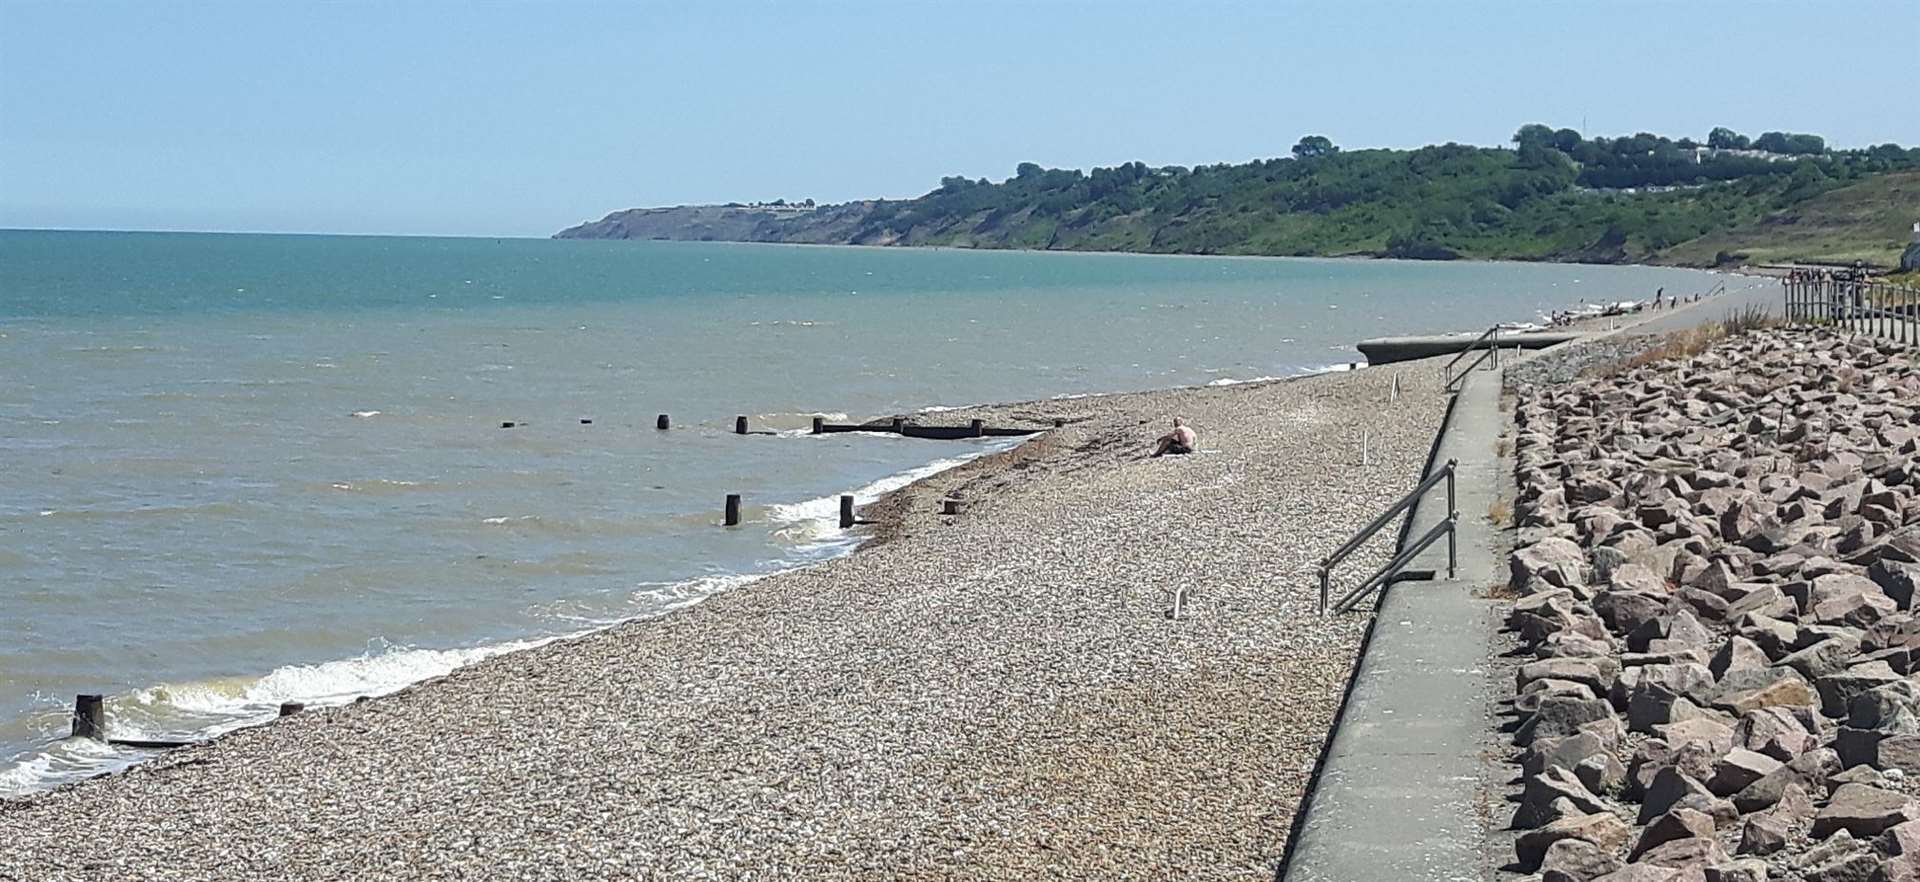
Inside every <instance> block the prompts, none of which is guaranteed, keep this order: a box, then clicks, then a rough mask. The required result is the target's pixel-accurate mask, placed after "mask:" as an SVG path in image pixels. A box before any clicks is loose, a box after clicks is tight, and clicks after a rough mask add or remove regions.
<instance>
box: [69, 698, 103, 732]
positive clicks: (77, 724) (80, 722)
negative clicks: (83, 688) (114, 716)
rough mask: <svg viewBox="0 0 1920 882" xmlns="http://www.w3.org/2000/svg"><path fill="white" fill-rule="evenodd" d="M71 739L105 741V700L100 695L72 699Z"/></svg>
mask: <svg viewBox="0 0 1920 882" xmlns="http://www.w3.org/2000/svg"><path fill="white" fill-rule="evenodd" d="M73 737H75V738H91V739H93V740H95V741H105V740H107V699H106V697H105V696H102V695H76V696H74V697H73Z"/></svg>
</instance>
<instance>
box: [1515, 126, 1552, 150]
mask: <svg viewBox="0 0 1920 882" xmlns="http://www.w3.org/2000/svg"><path fill="white" fill-rule="evenodd" d="M1551 143H1553V127H1552V126H1543V125H1541V124H1539V123H1527V124H1526V125H1524V126H1521V127H1520V131H1517V132H1514V133H1513V145H1514V146H1515V147H1526V146H1528V145H1530V144H1551Z"/></svg>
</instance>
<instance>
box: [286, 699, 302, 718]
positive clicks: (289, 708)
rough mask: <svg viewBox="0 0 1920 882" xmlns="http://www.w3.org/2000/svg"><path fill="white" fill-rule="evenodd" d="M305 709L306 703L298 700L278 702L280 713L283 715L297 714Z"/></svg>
mask: <svg viewBox="0 0 1920 882" xmlns="http://www.w3.org/2000/svg"><path fill="white" fill-rule="evenodd" d="M306 709H307V706H306V705H304V704H301V703H300V702H297V701H283V702H280V715H281V716H283V717H291V716H293V715H294V714H297V713H299V712H301V711H303V710H306Z"/></svg>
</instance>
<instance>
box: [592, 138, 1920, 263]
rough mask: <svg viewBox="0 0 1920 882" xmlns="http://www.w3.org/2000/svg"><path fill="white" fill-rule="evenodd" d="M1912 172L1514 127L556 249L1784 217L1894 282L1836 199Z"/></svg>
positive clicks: (1356, 240) (1256, 250)
mask: <svg viewBox="0 0 1920 882" xmlns="http://www.w3.org/2000/svg"><path fill="white" fill-rule="evenodd" d="M1915 169H1920V149H1912V150H1909V149H1905V148H1902V147H1899V146H1897V145H1892V144H1888V145H1882V146H1879V147H1874V148H1870V149H1865V150H1830V149H1828V148H1827V146H1826V144H1825V143H1824V141H1823V140H1822V139H1820V138H1819V137H1818V136H1814V135H1801V134H1793V133H1783V132H1769V133H1766V134H1763V135H1761V136H1759V137H1758V138H1756V139H1753V140H1751V141H1749V140H1748V139H1746V138H1745V136H1742V135H1739V134H1737V133H1734V132H1731V131H1729V130H1725V129H1716V130H1715V131H1714V133H1713V134H1712V135H1710V136H1709V142H1708V143H1707V144H1699V143H1696V142H1693V141H1691V140H1688V139H1680V140H1670V139H1667V138H1663V137H1660V136H1656V135H1649V134H1639V135H1633V136H1629V137H1624V138H1584V137H1582V136H1581V135H1580V134H1579V133H1577V132H1574V131H1572V130H1570V129H1558V130H1556V129H1552V128H1549V127H1546V126H1538V125H1530V126H1526V127H1523V128H1522V129H1520V131H1519V132H1518V133H1517V134H1516V135H1515V136H1514V138H1513V146H1512V147H1500V148H1492V147H1475V146H1466V145H1460V144H1445V145H1438V146H1430V147H1423V148H1420V149H1418V150H1341V149H1339V148H1338V147H1337V146H1335V145H1334V144H1333V143H1332V142H1331V141H1330V140H1328V139H1326V138H1324V137H1320V136H1308V137H1306V138H1302V139H1301V140H1300V143H1299V144H1297V145H1296V146H1295V147H1294V148H1293V150H1292V155H1291V156H1288V157H1284V158H1278V159H1267V160H1256V161H1254V162H1249V163H1244V164H1238V165H1228V164H1221V165H1212V166H1200V167H1197V168H1184V167H1179V166H1165V167H1149V166H1147V165H1145V164H1142V163H1138V162H1130V163H1126V164H1123V165H1120V166H1118V167H1115V168H1096V169H1093V170H1092V171H1091V172H1084V173H1083V172H1080V171H1077V170H1060V169H1045V168H1041V167H1040V166H1038V165H1035V164H1033V163H1022V164H1021V165H1020V166H1019V168H1018V169H1016V171H1015V173H1014V175H1013V177H1011V178H1008V179H1007V180H1005V181H1002V182H999V183H993V182H989V181H986V180H984V179H983V180H977V181H976V180H969V179H967V178H964V177H950V178H946V179H944V180H942V181H941V184H940V187H939V188H938V189H936V190H934V191H933V192H931V193H928V194H926V195H925V196H921V197H919V198H917V199H907V200H880V201H873V202H861V203H848V204H846V205H841V206H828V207H825V208H822V209H819V210H818V211H813V212H797V213H796V212H791V211H789V212H785V213H781V214H775V213H771V212H757V213H756V212H754V210H752V209H730V210H732V211H736V212H740V213H739V214H736V215H732V216H731V217H732V218H733V220H734V221H735V222H734V223H732V224H731V225H729V226H728V227H727V228H726V229H724V230H723V231H722V230H721V229H720V228H719V227H718V226H716V225H714V224H712V223H711V222H705V223H703V225H700V228H699V231H689V230H683V229H682V227H680V226H677V223H678V221H677V219H676V218H675V217H674V216H672V215H671V214H662V213H661V210H653V211H652V212H651V213H648V214H645V215H644V216H642V215H639V214H636V213H634V212H618V213H615V214H614V215H610V216H609V217H608V218H606V219H605V220H602V221H599V222H597V223H592V224H584V225H582V226H580V227H575V228H573V229H571V230H567V231H564V232H562V233H561V235H562V236H569V237H582V238H636V237H646V238H722V239H733V240H744V241H789V242H837V243H848V244H882V245H891V244H903V245H944V246H955V247H972V248H1040V249H1064V250H1103V251H1148V252H1166V253H1194V254H1270V255H1302V256H1304V255H1372V256H1390V257H1410V258H1425V259H1451V258H1459V257H1468V258H1497V259H1520V260H1580V261H1594V262H1619V261H1657V260H1667V261H1672V262H1684V263H1690V264H1712V263H1716V262H1726V261H1730V260H1739V259H1741V257H1740V255H1741V254H1751V255H1754V259H1757V260H1759V259H1791V258H1798V257H1801V256H1802V255H1801V254H1799V253H1798V252H1796V251H1794V250H1793V249H1792V248H1782V249H1773V248H1763V247H1761V246H1762V245H1770V244H1771V243H1772V242H1773V240H1772V239H1769V238H1767V236H1766V233H1767V232H1768V231H1769V230H1770V229H1772V228H1773V227H1777V226H1780V223H1781V222H1780V221H1779V220H1778V218H1779V217H1780V216H1782V214H1783V213H1788V212H1793V211H1796V210H1800V209H1817V210H1818V212H1819V215H1820V216H1821V217H1823V218H1830V219H1831V223H1827V222H1823V227H1824V228H1825V229H1826V233H1824V234H1823V237H1822V239H1821V242H1820V244H1819V247H1817V248H1815V249H1813V251H1812V254H1811V255H1809V256H1824V255H1833V256H1834V259H1845V260H1853V259H1864V260H1869V261H1871V262H1877V263H1887V264H1890V263H1893V262H1895V261H1896V260H1897V258H1898V256H1899V251H1900V248H1901V247H1903V246H1904V244H1905V242H1904V240H1902V241H1896V242H1889V241H1888V240H1887V238H1886V232H1885V230H1886V228H1887V227H1888V226H1889V224H1891V223H1893V222H1894V221H1895V218H1894V217H1893V215H1895V214H1897V213H1898V211H1897V208H1896V207H1895V206H1894V205H1893V204H1889V205H1888V206H1887V207H1886V208H1885V209H1884V210H1876V211H1874V212H1872V214H1873V217H1871V218H1858V219H1857V222H1856V219H1854V218H1853V215H1852V214H1850V213H1849V211H1848V210H1846V208H1845V207H1844V206H1846V205H1850V204H1851V202H1850V201H1849V200H1850V198H1851V197H1849V196H1848V195H1847V194H1848V193H1849V192H1850V191H1855V190H1860V191H1861V193H1862V194H1880V193H1882V192H1883V191H1885V190H1886V188H1888V187H1894V188H1896V189H1895V191H1894V192H1905V193H1909V194H1911V193H1912V189H1911V187H1912V181H1913V178H1914V177H1915V176H1914V175H1899V174H1891V173H1898V172H1903V171H1908V170H1915ZM1902 181H1904V182H1905V183H1904V184H1902V183H1900V182H1902ZM1889 182H1892V183H1889ZM1899 187H1905V188H1906V189H1905V190H1899V189H1898V188H1899ZM1867 198H1870V199H1871V198H1877V197H1874V196H1871V195H1868V196H1867ZM1819 200H1824V201H1819ZM1829 203H1831V205H1830V206H1829ZM1907 204H1908V207H1909V209H1916V210H1920V206H1915V205H1914V203H1913V201H1912V200H1911V199H1909V200H1908V203H1907ZM1821 206H1828V207H1821ZM687 210H691V209H687ZM703 210H710V209H703ZM668 211H669V212H670V211H673V210H668ZM1911 220H1912V219H1907V220H1904V221H1899V223H1900V224H1901V229H1905V228H1906V227H1905V224H1907V223H1910V222H1911ZM1743 231H1757V232H1758V234H1759V238H1758V239H1752V238H1746V237H1744V236H1743V235H1742V233H1743ZM1715 237H1719V238H1718V239H1716V238H1715ZM1716 241H1718V242H1720V243H1721V244H1719V245H1713V244H1711V243H1713V242H1716ZM1703 243H1705V244H1703ZM1889 250H1890V253H1889Z"/></svg>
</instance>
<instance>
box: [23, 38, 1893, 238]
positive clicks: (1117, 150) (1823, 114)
mask: <svg viewBox="0 0 1920 882" xmlns="http://www.w3.org/2000/svg"><path fill="white" fill-rule="evenodd" d="M1916 26H1920V3H1916V2H1915V0H1884V2H1881V0H1849V2H1845V3H1835V4H1825V3H1819V4H1813V3H1806V2H1764V0H1693V2H1673V3H1653V2H1580V3H1554V2H1545V0H1515V2H1500V3H1494V2H1474V0H1433V2H1400V3H1385V2H1374V3H1369V2H1331V0H1316V2H1312V3H1292V2H1270V3H1252V2H1249V3H1166V2H1162V3H1120V2H1111V3H1059V2H1046V0H1031V2H1026V3H1004V4H998V3H996V4H986V3H920V2H912V0H894V2H878V3H804V2H760V3H729V2H708V0H685V2H678V3H672V4H653V3H588V2H509V3H426V2H413V3H406V2H341V3H326V4H321V3H306V4H290V3H277V2H242V3H225V2H176V3H169V2H139V3H111V2H103V3H77V2H26V0H0V227H70V228H105V229H184V230H265V231H309V232H356V233H426V234H451V235H534V236H541V235H546V234H549V233H551V232H553V231H554V230H557V229H559V228H561V227H563V226H567V225H570V224H573V223H576V222H578V221H580V220H583V219H587V218H597V217H599V216H601V215H603V214H605V213H606V212H608V211H610V210H613V209H618V208H626V207H631V206H636V205H667V204H677V203H685V202H718V201H727V200H734V199H738V200H755V199H766V200H770V199H774V198H777V197H785V198H788V199H799V198H804V197H812V198H815V199H819V200H822V201H841V200H846V199H851V198H857V197H865V196H909V195H916V194H919V193H923V192H925V191H927V190H929V189H931V188H933V187H934V186H936V185H937V183H938V181H939V178H940V177H941V176H942V175H949V174H965V175H968V176H970V177H982V176H985V177H991V178H993V179H995V180H998V179H1000V178H1003V177H1006V176H1007V175H1009V174H1011V173H1012V170H1013V167H1014V165H1015V164H1017V163H1019V162H1021V161H1028V160H1030V161H1034V162H1039V163H1041V164H1043V165H1049V166H1060V167H1087V166H1092V165H1113V164H1117V163H1120V162H1125V161H1127V160H1132V159H1140V160H1144V161H1146V162H1147V163H1149V164H1155V165H1160V164H1170V163H1177V164H1181V165H1192V164H1197V163H1207V162H1219V161H1243V160H1247V159H1251V158H1255V157H1267V156H1277V155H1284V154H1285V153H1286V152H1287V150H1288V148H1289V147H1291V146H1292V144H1293V143H1294V141H1295V140H1297V139H1298V138H1299V137H1300V136H1301V135H1302V134H1307V133H1323V134H1326V135H1328V136H1330V137H1332V138H1333V139H1334V141H1335V142H1337V143H1339V144H1342V145H1345V146H1349V147H1357V146H1402V147H1404V146H1417V145H1420V144H1426V143H1433V142H1442V141H1449V140H1453V141H1461V142H1468V143H1477V144H1499V143H1504V142H1505V141H1506V139H1507V137H1508V136H1509V135H1510V134H1512V132H1513V130H1514V129H1516V128H1518V127H1519V126H1520V125H1521V124H1523V123H1527V122H1534V121H1538V122H1546V123H1550V124H1553V125H1556V126H1572V127H1576V128H1578V127H1580V126H1581V124H1582V120H1583V119H1584V120H1586V126H1587V127H1586V129H1585V131H1587V132H1588V133H1590V134H1628V133H1632V132H1634V131H1653V132H1659V133H1662V134H1668V135H1673V136H1679V135H1683V134H1691V135H1694V136H1695V137H1704V135H1705V133H1706V132H1707V130H1708V129H1709V128H1711V127H1712V126H1715V125H1729V126H1733V127H1734V128H1737V129H1740V130H1742V131H1745V132H1747V133H1749V134H1757V133H1758V132H1760V131H1762V130H1766V129H1781V130H1789V131H1805V132H1814V133H1818V134H1822V135H1825V136H1826V137H1827V139H1828V141H1829V143H1833V144H1836V145H1843V146H1858V145H1865V144H1870V143H1880V142H1885V141H1897V142H1899V143H1902V144H1909V145H1911V144H1915V143H1920V114H1915V113H1913V112H1912V107H1913V100H1914V93H1913V89H1914V87H1915V68H1914V64H1915V57H1916V56H1915V49H1914V44H1913V42H1912V41H1913V34H1914V32H1915V30H1916ZM1823 48H1837V49H1839V50H1840V52H1839V54H1838V55H1837V56H1835V57H1833V58H1830V59H1827V60H1820V59H1818V57H1817V54H1816V53H1817V52H1818V51H1819V50H1821V49H1823ZM1776 52H1783V53H1784V56H1785V57H1783V58H1776V57H1775V55H1774V53H1776Z"/></svg>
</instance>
